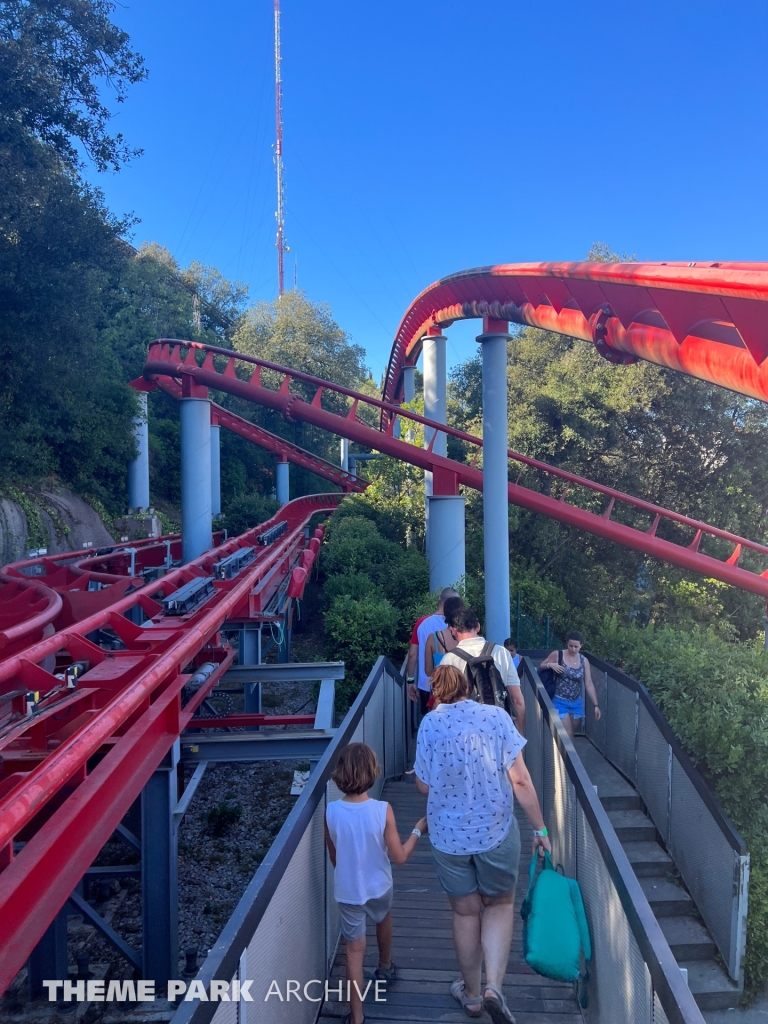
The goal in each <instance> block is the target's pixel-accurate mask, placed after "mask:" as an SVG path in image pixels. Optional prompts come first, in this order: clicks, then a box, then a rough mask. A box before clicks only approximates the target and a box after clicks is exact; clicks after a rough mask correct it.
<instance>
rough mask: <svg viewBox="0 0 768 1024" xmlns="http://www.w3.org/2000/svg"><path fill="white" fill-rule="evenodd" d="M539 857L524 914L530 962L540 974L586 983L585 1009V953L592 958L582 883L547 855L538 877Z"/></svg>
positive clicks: (530, 873) (534, 861)
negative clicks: (581, 888)
mask: <svg viewBox="0 0 768 1024" xmlns="http://www.w3.org/2000/svg"><path fill="white" fill-rule="evenodd" d="M538 860H539V857H538V854H537V853H534V855H533V857H532V858H531V865H530V868H529V869H528V894H527V895H526V897H525V900H524V902H523V905H522V907H521V908H520V914H521V915H522V918H523V921H524V922H525V928H524V937H523V943H524V951H525V960H526V963H527V964H528V965H529V966H530V967H532V968H533V969H534V971H536V972H537V973H538V974H543V975H544V976H545V977H547V978H556V979H557V980H558V981H578V980H579V979H580V978H581V979H582V981H583V982H584V985H583V986H582V1006H586V982H587V981H588V980H589V972H588V971H585V972H584V975H583V976H582V974H581V953H582V950H583V952H584V959H585V960H586V961H588V960H591V959H592V943H591V942H590V939H589V926H588V925H587V915H586V914H585V912H584V903H583V902H582V899H581V890H580V889H579V883H578V882H577V881H576V880H575V879H573V878H566V877H565V875H563V874H561V873H560V871H557V870H556V869H555V868H554V867H553V865H552V858H551V857H550V855H549V854H548V853H546V852H545V854H544V866H543V868H542V870H541V874H540V875H539V876H538V878H537V877H536V864H537V861H538Z"/></svg>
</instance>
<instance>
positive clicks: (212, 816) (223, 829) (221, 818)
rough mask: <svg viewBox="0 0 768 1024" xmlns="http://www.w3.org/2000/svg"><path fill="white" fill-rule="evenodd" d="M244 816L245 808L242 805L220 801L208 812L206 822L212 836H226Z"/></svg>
mask: <svg viewBox="0 0 768 1024" xmlns="http://www.w3.org/2000/svg"><path fill="white" fill-rule="evenodd" d="M242 816H243V808H242V807H241V806H240V804H233V803H230V802H229V800H220V801H219V803H217V804H215V805H214V806H213V807H211V808H210V809H209V810H208V813H207V814H206V815H205V822H206V825H207V827H208V831H209V832H210V834H211V835H212V836H224V835H226V834H227V832H229V831H230V829H231V828H232V827H233V826H234V825H236V824H237V823H238V822H239V821H240V819H241V818H242Z"/></svg>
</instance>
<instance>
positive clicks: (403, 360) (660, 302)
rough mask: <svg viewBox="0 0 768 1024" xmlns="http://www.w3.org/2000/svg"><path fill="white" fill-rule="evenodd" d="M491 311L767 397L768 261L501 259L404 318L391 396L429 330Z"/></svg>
mask: <svg viewBox="0 0 768 1024" xmlns="http://www.w3.org/2000/svg"><path fill="white" fill-rule="evenodd" d="M473 318H490V319H491V320H497V321H505V320H506V321H511V322H513V323H515V324H521V325H527V326H530V327H540V328H542V329H544V330H548V331H555V332H556V333H558V334H564V335H568V336H569V337H572V338H580V339H581V340H582V341H588V342H592V343H593V344H594V345H595V346H596V347H597V349H598V351H599V352H600V353H601V354H602V355H604V356H605V357H606V358H607V359H610V360H611V361H612V362H616V363H626V362H634V361H635V360H636V359H646V360H648V361H649V362H652V363H657V364H658V365H660V366H666V367H668V368H669V369H672V370H679V371H681V372H682V373H686V374H689V375H690V376H692V377H697V378H699V379H700V380H705V381H708V382H709V383H711V384H719V385H720V386H722V387H724V388H729V389H730V390H732V391H737V392H739V394H743V395H748V396H749V397H751V398H758V399H760V400H761V401H768V361H767V360H766V356H768V263H712V262H693V263H502V264H498V265H496V266H491V267H479V268H477V269H474V270H463V271H461V272H460V273H457V274H451V275H449V276H448V277H444V278H441V279H440V280H439V281H436V282H435V283H434V284H432V285H430V286H429V287H428V288H425V290H424V291H423V292H421V294H420V295H418V296H417V297H416V299H414V301H413V302H412V303H411V305H410V307H409V308H408V310H407V312H406V314H405V316H404V317H403V319H402V321H401V323H400V326H399V328H398V331H397V334H396V336H395V341H394V344H393V346H392V352H391V355H390V359H389V366H388V368H387V375H386V378H385V384H384V393H383V397H384V399H385V400H386V401H389V402H393V401H394V402H399V401H400V400H401V399H402V394H403V376H402V372H403V367H404V366H413V365H415V363H416V360H417V359H418V357H419V353H420V351H421V345H422V341H423V338H424V335H425V334H426V333H427V332H428V331H430V330H437V331H439V330H440V329H441V328H443V327H447V326H449V325H450V324H452V323H453V322H454V321H455V320H467V319H473Z"/></svg>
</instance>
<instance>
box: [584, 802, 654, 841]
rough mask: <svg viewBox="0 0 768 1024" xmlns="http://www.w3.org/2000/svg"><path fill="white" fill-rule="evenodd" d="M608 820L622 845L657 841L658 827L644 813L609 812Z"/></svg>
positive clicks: (635, 811)
mask: <svg viewBox="0 0 768 1024" xmlns="http://www.w3.org/2000/svg"><path fill="white" fill-rule="evenodd" d="M598 795H599V794H598ZM608 818H609V819H610V822H611V824H612V825H613V827H614V830H615V832H616V835H617V837H618V839H619V842H621V843H642V842H654V841H655V840H656V826H655V825H654V824H653V822H652V821H651V819H650V818H649V817H647V815H645V814H643V812H642V811H637V810H632V811H608Z"/></svg>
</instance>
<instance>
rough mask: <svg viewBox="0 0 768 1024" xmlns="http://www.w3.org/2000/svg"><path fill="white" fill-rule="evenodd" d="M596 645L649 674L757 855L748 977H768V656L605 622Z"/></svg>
mask: <svg viewBox="0 0 768 1024" xmlns="http://www.w3.org/2000/svg"><path fill="white" fill-rule="evenodd" d="M587 640H588V646H589V648H590V650H592V651H594V652H595V653H596V654H599V655H600V656H601V657H603V658H605V660H606V661H609V662H611V663H612V664H615V665H618V666H620V667H622V668H624V670H625V671H626V672H628V673H629V674H630V675H633V676H635V677H636V678H638V679H640V680H642V681H643V682H644V683H645V684H646V686H647V687H648V689H649V690H650V692H651V694H652V696H653V698H654V700H656V702H657V703H658V705H659V707H660V708H661V710H662V712H663V713H664V715H665V717H666V718H667V720H668V721H669V724H670V725H671V727H672V729H673V730H674V731H675V733H676V734H677V735H678V736H679V737H680V739H681V741H682V743H683V745H684V747H685V748H686V750H687V751H688V753H689V754H690V755H691V757H692V758H693V760H694V761H695V763H696V764H697V766H698V768H699V769H700V771H701V772H702V774H703V775H704V777H705V778H706V779H707V781H708V782H709V784H710V786H711V787H712V789H713V790H714V792H715V793H716V794H717V796H718V798H719V799H720V801H721V802H722V804H723V807H724V808H725V810H726V812H727V813H728V815H729V816H730V817H731V819H732V820H733V822H734V824H735V825H736V827H737V828H738V829H739V831H740V832H741V833H742V835H743V836H744V838H745V839H746V841H747V845H748V847H749V850H750V855H751V860H752V864H751V876H750V889H749V921H748V929H747V952H746V959H745V977H746V986H747V990H748V992H751V993H754V992H756V991H757V990H758V989H759V988H760V987H761V986H762V985H763V984H764V983H765V981H766V979H768V802H766V793H768V653H766V651H764V650H763V649H762V646H761V645H759V644H758V643H757V642H752V643H729V642H726V641H725V640H723V639H722V637H720V636H719V635H718V634H717V632H716V631H715V630H713V629H708V630H707V629H702V628H700V627H695V628H693V629H692V630H691V631H689V632H683V631H681V630H678V629H673V628H671V627H668V626H662V627H658V628H654V627H653V626H652V625H651V626H649V627H648V628H646V629H637V628H636V627H632V626H628V625H623V624H621V622H620V621H619V618H618V616H616V615H612V616H609V617H606V618H604V619H603V620H602V622H601V623H600V625H599V627H598V628H597V630H596V631H595V633H594V634H593V635H590V636H589V637H588V638H587Z"/></svg>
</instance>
